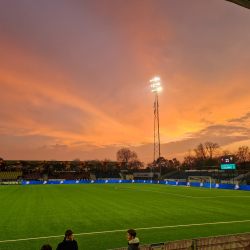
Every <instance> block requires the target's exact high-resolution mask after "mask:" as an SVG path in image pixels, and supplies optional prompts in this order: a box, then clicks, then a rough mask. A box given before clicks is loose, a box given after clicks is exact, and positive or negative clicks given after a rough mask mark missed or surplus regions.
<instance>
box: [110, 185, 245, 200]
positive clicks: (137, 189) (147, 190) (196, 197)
mask: <svg viewBox="0 0 250 250" xmlns="http://www.w3.org/2000/svg"><path fill="white" fill-rule="evenodd" d="M115 189H117V190H129V191H146V192H153V193H159V194H170V195H176V196H182V197H187V198H194V199H213V198H223V197H225V198H243V197H246V198H250V196H246V195H245V196H243V195H242V196H238V195H237V196H229V195H228V196H222V195H221V196H207V197H204V196H201V197H200V196H192V195H184V194H175V193H167V192H160V191H154V190H149V189H139V188H129V187H118V186H115ZM202 191H203V190H202ZM209 191H210V190H209Z"/></svg>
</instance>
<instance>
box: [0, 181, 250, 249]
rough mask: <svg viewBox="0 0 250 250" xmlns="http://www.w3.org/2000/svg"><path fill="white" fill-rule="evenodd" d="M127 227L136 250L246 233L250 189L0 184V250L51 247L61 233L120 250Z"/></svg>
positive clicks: (82, 244) (85, 245)
mask: <svg viewBox="0 0 250 250" xmlns="http://www.w3.org/2000/svg"><path fill="white" fill-rule="evenodd" d="M219 222H229V223H219ZM209 223H210V224H209ZM194 224H196V225H194ZM197 224H199V225H197ZM183 225H185V226H183ZM154 227H157V228H154ZM129 228H135V229H138V230H137V234H138V237H139V239H140V244H141V245H144V244H150V243H158V242H166V241H173V240H181V239H191V238H199V237H208V236H215V235H226V234H235V233H245V232H249V231H250V192H247V191H238V190H223V189H208V188H197V187H182V186H168V185H159V184H135V183H131V184H119V183H118V184H72V185H71V184H64V185H30V186H28V185H27V186H0V249H1V250H35V249H38V250H39V249H40V248H41V246H42V245H43V244H46V243H50V244H52V246H53V249H56V247H57V244H58V243H60V242H61V241H62V240H63V236H60V235H63V234H64V232H65V231H66V230H67V229H71V230H73V231H74V233H75V240H76V241H77V242H78V246H79V249H89V250H97V249H98V250H99V249H113V248H119V247H125V246H127V242H126V230H127V229H129ZM104 231H109V232H104ZM93 232H101V233H93ZM49 236H60V237H49ZM40 237H45V238H40ZM46 237H48V238H46ZM27 238H33V239H29V240H27ZM21 239H26V240H21ZM10 240H14V241H10Z"/></svg>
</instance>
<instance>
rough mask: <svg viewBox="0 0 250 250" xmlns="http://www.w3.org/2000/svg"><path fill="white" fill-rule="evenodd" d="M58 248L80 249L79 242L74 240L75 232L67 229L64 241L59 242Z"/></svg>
mask: <svg viewBox="0 0 250 250" xmlns="http://www.w3.org/2000/svg"><path fill="white" fill-rule="evenodd" d="M56 250H78V245H77V242H76V241H75V240H74V232H73V231H72V230H67V231H66V232H65V238H64V240H63V242H61V243H59V244H58V246H57V249H56Z"/></svg>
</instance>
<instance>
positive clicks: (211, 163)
mask: <svg viewBox="0 0 250 250" xmlns="http://www.w3.org/2000/svg"><path fill="white" fill-rule="evenodd" d="M218 165H219V162H218V160H217V159H212V158H208V159H206V160H205V161H203V166H204V167H212V166H218Z"/></svg>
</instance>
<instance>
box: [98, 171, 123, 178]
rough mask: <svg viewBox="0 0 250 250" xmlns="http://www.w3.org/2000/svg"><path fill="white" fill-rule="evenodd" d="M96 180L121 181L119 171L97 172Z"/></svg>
mask: <svg viewBox="0 0 250 250" xmlns="http://www.w3.org/2000/svg"><path fill="white" fill-rule="evenodd" d="M95 176H96V179H121V176H120V174H119V172H117V171H108V172H104V171H95Z"/></svg>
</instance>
